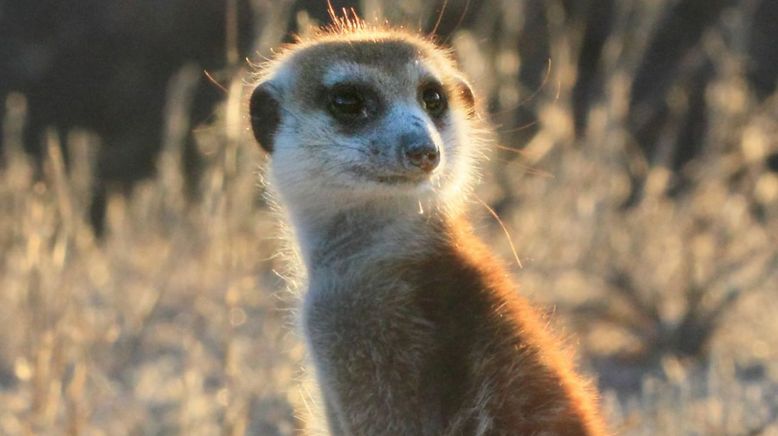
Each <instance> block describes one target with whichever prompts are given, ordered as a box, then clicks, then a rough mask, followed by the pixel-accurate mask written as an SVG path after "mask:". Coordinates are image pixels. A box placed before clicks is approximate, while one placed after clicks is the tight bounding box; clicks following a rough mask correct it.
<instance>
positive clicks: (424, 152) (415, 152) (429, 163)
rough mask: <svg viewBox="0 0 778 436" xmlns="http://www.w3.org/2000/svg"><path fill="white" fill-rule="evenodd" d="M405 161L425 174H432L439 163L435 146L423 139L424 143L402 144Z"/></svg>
mask: <svg viewBox="0 0 778 436" xmlns="http://www.w3.org/2000/svg"><path fill="white" fill-rule="evenodd" d="M403 153H404V154H405V160H406V162H408V163H409V164H410V165H412V166H414V167H417V168H419V169H421V170H422V171H424V172H425V173H429V172H432V170H434V169H435V168H436V167H437V166H438V163H440V151H439V150H438V147H437V145H435V143H433V142H432V141H430V140H428V139H426V138H425V140H424V141H408V142H406V143H405V144H403Z"/></svg>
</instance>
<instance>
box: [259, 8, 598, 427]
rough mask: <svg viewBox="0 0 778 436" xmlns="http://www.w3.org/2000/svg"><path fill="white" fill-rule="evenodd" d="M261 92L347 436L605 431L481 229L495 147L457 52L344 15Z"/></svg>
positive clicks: (264, 129)
mask: <svg viewBox="0 0 778 436" xmlns="http://www.w3.org/2000/svg"><path fill="white" fill-rule="evenodd" d="M333 18H335V17H333ZM255 86H256V87H255V89H254V90H253V92H252V94H251V98H250V103H249V106H250V110H249V111H250V120H251V126H252V129H253V132H254V135H255V138H256V140H257V141H258V142H259V144H260V146H261V147H262V148H263V149H264V150H265V151H266V152H267V153H268V154H269V165H268V168H267V174H266V179H267V180H268V182H269V185H270V189H272V191H273V192H274V195H276V196H277V197H278V200H279V202H280V203H281V204H282V207H283V209H284V210H285V212H286V218H287V219H288V220H289V222H290V224H291V227H292V230H293V234H294V239H295V241H296V243H297V245H298V247H299V253H300V255H301V259H302V264H303V266H304V268H305V272H306V274H305V276H306V284H307V290H306V292H304V294H303V303H302V308H301V318H302V323H301V324H302V330H303V336H304V339H305V343H306V345H307V347H308V350H309V354H310V356H311V360H312V362H313V367H314V370H315V371H314V374H315V378H316V379H317V382H318V385H319V388H320V389H321V396H322V398H323V402H324V409H325V416H326V419H327V426H328V428H329V431H330V433H331V434H333V435H600V434H604V430H603V428H604V427H603V423H602V420H601V418H600V416H599V414H598V407H597V405H596V401H597V400H596V397H595V394H594V392H593V389H592V388H590V387H589V384H588V383H587V382H585V381H584V379H583V378H582V377H580V376H579V375H578V374H577V373H576V372H575V371H574V368H573V363H572V355H571V354H570V353H569V352H568V351H566V348H564V347H563V346H562V345H561V342H560V341H559V340H558V339H556V338H555V337H554V336H553V335H552V333H550V332H549V331H547V328H546V323H545V322H544V321H543V320H542V317H541V316H540V315H539V314H538V313H537V312H536V310H535V309H533V308H532V307H531V305H530V304H529V303H528V302H527V301H526V300H525V299H524V298H522V297H521V296H520V294H519V293H518V292H517V288H516V287H515V285H514V284H513V283H512V281H511V279H510V278H509V275H508V272H507V271H508V270H507V268H506V266H504V265H503V263H502V262H501V261H500V260H498V259H496V258H495V256H494V255H493V254H492V252H491V250H490V249H489V248H488V247H486V246H485V245H484V244H483V243H482V242H480V241H479V240H478V239H477V238H476V237H475V236H474V233H473V229H472V228H471V225H470V224H469V222H468V220H467V218H466V210H467V205H468V203H469V202H468V199H469V198H470V191H471V186H472V182H473V180H474V179H476V170H475V168H476V166H477V163H478V159H479V157H480V156H482V154H483V151H484V149H485V147H488V143H489V142H490V138H491V136H492V135H491V134H490V130H489V128H488V127H487V126H486V122H485V121H484V120H483V118H482V117H481V116H480V110H479V107H478V104H477V101H476V99H475V98H474V95H473V92H472V90H471V87H470V85H469V84H468V82H467V81H466V79H465V78H464V76H463V74H462V73H461V72H460V71H459V70H458V69H457V67H456V66H455V62H454V61H453V57H452V56H451V54H450V53H449V51H447V50H446V49H444V48H441V47H439V46H437V45H436V44H435V43H434V42H433V41H432V40H431V39H429V38H427V37H423V36H420V35H417V34H415V33H412V32H409V31H406V30H402V29H397V28H391V27H387V26H384V25H380V26H379V25H376V26H371V25H367V24H365V23H364V22H363V21H359V20H358V19H355V18H354V19H349V18H339V19H337V20H336V24H334V25H333V26H330V27H328V28H324V29H321V30H320V31H318V32H316V33H315V34H314V35H312V36H310V37H306V38H301V39H300V40H299V41H297V42H296V43H293V44H291V45H289V46H287V47H286V48H285V49H283V50H281V51H280V52H279V53H278V54H277V55H276V56H275V58H274V59H272V60H271V61H269V63H268V64H267V65H266V66H265V68H263V69H262V71H260V72H259V74H258V80H257V81H256V85H255Z"/></svg>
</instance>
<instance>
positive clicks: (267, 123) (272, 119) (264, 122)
mask: <svg viewBox="0 0 778 436" xmlns="http://www.w3.org/2000/svg"><path fill="white" fill-rule="evenodd" d="M249 113H250V115H251V130H252V131H253V132H254V138H256V140H257V142H259V145H260V147H262V149H263V150H265V151H266V152H268V153H272V152H273V139H274V138H275V135H276V131H277V130H278V124H279V123H280V122H281V107H280V105H279V103H278V100H277V99H276V97H275V96H274V95H273V94H272V93H271V92H270V89H269V85H268V84H265V83H263V84H261V85H259V86H257V88H256V89H254V92H253V93H252V94H251V101H250V102H249Z"/></svg>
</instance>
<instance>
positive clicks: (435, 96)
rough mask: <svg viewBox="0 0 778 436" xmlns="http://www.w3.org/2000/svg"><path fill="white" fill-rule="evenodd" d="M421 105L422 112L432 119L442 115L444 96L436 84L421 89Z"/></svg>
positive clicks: (444, 102) (444, 104)
mask: <svg viewBox="0 0 778 436" xmlns="http://www.w3.org/2000/svg"><path fill="white" fill-rule="evenodd" d="M420 94H421V95H420V97H421V103H422V105H423V106H424V110H426V111H427V113H429V114H430V115H432V116H433V117H439V116H441V115H443V112H444V111H445V110H446V95H445V93H444V92H443V88H441V86H440V85H438V84H437V83H430V84H428V85H426V86H424V87H423V88H422V89H421V93H420Z"/></svg>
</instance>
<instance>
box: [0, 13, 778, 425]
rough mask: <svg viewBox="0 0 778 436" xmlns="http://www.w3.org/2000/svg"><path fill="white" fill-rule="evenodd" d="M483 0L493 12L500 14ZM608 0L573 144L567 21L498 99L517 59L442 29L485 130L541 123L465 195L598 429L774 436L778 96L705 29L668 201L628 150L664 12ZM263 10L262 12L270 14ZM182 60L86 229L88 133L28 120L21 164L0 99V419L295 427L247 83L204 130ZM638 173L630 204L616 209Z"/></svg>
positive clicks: (295, 352)
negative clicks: (542, 322) (526, 85)
mask: <svg viewBox="0 0 778 436" xmlns="http://www.w3.org/2000/svg"><path fill="white" fill-rule="evenodd" d="M367 3H368V9H369V10H370V12H369V13H370V14H373V13H376V14H379V13H383V14H385V15H386V16H389V17H392V18H393V19H395V20H402V19H403V18H405V19H407V18H408V17H416V18H417V19H418V17H419V16H422V14H425V13H426V14H429V13H432V11H428V10H422V6H421V5H416V6H415V7H416V8H417V9H416V10H415V9H413V8H410V9H409V8H408V7H406V8H405V9H402V8H398V9H392V8H389V7H388V6H385V5H384V6H382V3H380V2H367ZM498 3H499V2H495V5H494V6H495V10H497V11H500V9H499V8H501V7H502V8H505V10H504V11H503V12H504V15H503V19H504V20H505V21H506V22H508V21H509V20H510V19H511V11H512V9H511V8H510V7H509V6H506V5H502V6H500V5H501V3H499V4H498ZM503 3H504V2H503ZM549 4H550V5H551V6H549V11H548V12H549V14H550V16H551V17H552V20H551V22H552V23H555V22H557V21H558V20H557V21H554V19H553V17H554V14H558V13H559V11H558V10H557V9H555V6H554V5H555V3H554V2H550V3H549ZM623 4H624V6H620V8H621V9H623V10H622V11H621V12H622V15H621V16H623V17H630V18H629V19H630V20H637V22H635V23H633V22H630V21H629V20H627V18H624V20H621V21H619V22H618V23H619V25H618V26H617V30H616V31H614V33H613V35H612V36H611V39H610V40H609V41H608V42H607V44H606V47H607V55H606V57H605V62H606V63H607V65H605V66H604V68H603V70H604V71H606V72H607V74H606V77H605V80H604V84H605V85H604V90H605V91H604V92H603V94H602V95H601V96H600V98H599V99H597V101H596V103H594V104H593V105H592V107H591V108H590V109H589V117H588V123H587V125H586V126H585V132H584V134H582V135H578V136H576V135H575V134H574V131H573V115H572V113H573V112H572V104H573V102H572V86H573V84H574V83H575V74H576V71H575V63H574V59H576V56H577V50H578V47H576V41H577V38H578V37H579V35H577V34H576V33H575V31H574V29H571V28H569V27H564V26H561V25H560V26H551V28H550V35H549V41H550V43H551V51H552V59H553V63H552V68H551V69H550V74H549V79H548V81H547V85H545V86H543V87H542V88H541V89H539V90H537V92H536V93H535V94H534V96H533V97H532V98H529V99H526V100H522V99H520V98H519V97H520V96H526V95H529V94H531V91H532V90H528V89H522V88H521V84H520V83H519V82H518V81H517V80H516V77H517V74H518V70H519V68H520V63H519V62H518V60H519V57H518V55H521V53H518V54H517V53H516V52H515V51H514V48H513V46H512V45H510V44H503V42H505V41H493V43H492V44H491V45H489V46H488V47H483V45H482V43H481V41H483V40H484V38H485V36H484V34H482V33H479V32H484V30H483V29H487V30H489V26H488V25H485V26H481V27H474V28H472V29H468V30H465V29H463V30H461V31H459V32H458V33H457V34H456V36H455V37H454V38H453V39H452V44H453V46H454V47H455V48H456V49H457V53H458V55H459V57H460V58H461V59H462V60H463V64H464V65H465V66H469V67H470V69H471V71H468V73H470V75H471V76H473V77H475V83H478V84H479V88H480V89H479V90H480V91H481V93H482V94H484V95H488V96H494V97H495V100H496V101H497V103H496V107H495V108H494V112H495V114H494V116H493V117H494V119H495V121H496V122H498V123H501V122H502V123H505V122H506V120H511V119H512V118H511V111H513V110H515V109H516V106H517V104H519V103H520V106H521V107H522V109H523V110H528V111H531V112H532V113H533V114H535V116H536V117H537V119H538V120H539V123H538V125H537V126H536V130H535V131H534V132H533V133H532V135H531V138H530V140H529V141H528V142H527V143H516V142H515V140H514V139H512V137H513V136H514V132H513V131H511V127H506V128H504V129H503V131H504V133H503V142H502V145H503V146H506V147H509V148H510V147H516V148H520V151H519V152H513V151H507V150H498V151H496V152H495V153H493V154H492V159H491V160H490V161H489V162H487V163H486V164H485V170H486V171H485V174H486V176H485V182H484V184H483V186H482V189H481V190H480V191H479V196H480V197H481V198H483V199H484V200H485V201H486V202H487V203H489V204H491V205H493V206H495V208H496V209H497V210H499V212H500V215H501V217H502V219H503V220H504V221H505V223H506V224H507V225H508V227H509V228H510V229H511V233H512V235H513V239H514V243H515V244H516V246H517V247H518V248H519V255H520V257H521V259H522V261H523V264H524V267H523V269H519V268H518V267H517V268H516V269H515V272H516V275H517V276H518V279H519V280H520V281H521V282H522V287H523V290H524V292H525V293H527V294H528V295H529V296H530V297H531V298H533V299H535V300H538V301H541V302H543V303H544V304H547V305H548V306H547V307H549V308H550V310H553V311H554V312H555V315H554V319H555V322H558V323H560V324H561V325H562V326H564V327H562V328H563V329H564V331H565V332H567V333H569V335H570V336H571V338H572V339H571V340H575V341H578V342H579V343H580V345H581V354H582V356H581V358H582V359H581V360H582V363H583V365H584V367H586V368H587V369H588V370H589V371H590V372H591V373H592V374H593V375H595V376H596V377H598V378H599V380H600V384H601V386H603V387H604V389H605V391H604V404H605V407H606V410H607V414H608V416H609V418H610V420H611V422H612V425H613V427H614V429H617V430H619V431H620V432H622V433H624V434H646V435H653V434H690V435H693V434H732V435H740V434H765V435H767V434H772V435H775V434H778V400H777V398H778V364H777V362H778V347H776V339H775V338H776V337H778V320H776V317H775V315H774V314H775V313H778V303H776V301H777V300H776V298H775V296H776V292H777V291H778V286H777V285H776V283H778V177H777V176H776V174H775V173H770V172H768V171H767V170H766V169H765V168H764V165H763V161H764V157H765V156H766V155H767V154H768V153H770V152H775V151H778V145H777V144H776V139H775V138H776V137H778V122H776V119H777V118H778V117H777V115H778V95H773V96H772V97H770V98H768V99H766V100H764V101H762V102H757V101H756V99H755V98H754V97H753V96H752V93H751V91H750V90H749V88H748V85H747V82H746V81H745V80H744V76H743V70H744V62H745V60H744V57H743V55H742V53H740V52H739V51H738V50H739V49H738V47H737V46H736V45H733V44H731V43H730V42H731V41H732V40H733V39H732V38H730V37H729V36H728V35H727V34H726V31H731V32H737V29H734V30H733V29H729V30H726V29H724V30H721V32H718V33H717V32H711V33H710V34H709V35H706V37H705V44H703V45H704V47H703V48H702V49H701V50H712V51H714V52H715V53H716V56H715V57H714V59H715V60H716V63H715V65H714V70H715V71H714V74H715V78H714V80H713V82H712V85H711V86H710V87H709V88H710V89H709V90H708V91H707V97H706V98H707V103H708V105H707V107H708V111H709V113H708V117H709V120H710V122H709V123H708V130H707V131H706V132H705V134H704V135H703V137H704V144H702V149H703V150H705V151H704V153H703V154H702V156H701V157H699V158H697V159H696V160H695V161H693V162H692V164H691V165H689V166H688V168H686V169H685V170H684V171H685V176H686V177H688V179H689V180H690V181H691V183H690V187H689V188H688V189H687V190H685V191H683V192H682V193H680V194H678V195H676V196H668V195H667V187H668V184H669V183H670V182H671V180H672V177H673V175H672V173H671V171H670V170H669V169H668V168H667V164H666V162H664V161H662V160H661V159H659V160H655V161H647V160H646V159H645V158H644V157H642V155H641V153H640V152H638V151H637V147H636V145H635V143H634V140H633V139H632V138H631V136H630V131H629V127H628V122H627V116H628V110H629V109H628V105H627V103H626V102H627V101H628V97H629V96H628V91H629V86H628V84H629V82H630V78H631V77H633V75H634V72H635V69H636V68H637V63H638V61H639V60H640V58H641V53H642V52H641V50H643V49H644V48H645V47H642V46H641V43H640V42H641V41H643V40H645V34H646V32H648V31H649V30H650V29H651V26H652V25H653V23H654V21H653V20H654V17H655V16H656V11H657V10H658V9H659V8H660V7H659V6H656V5H657V4H661V2H649V1H646V2H637V1H636V2H623ZM262 5H263V6H262V7H264V8H269V6H268V5H265V4H262ZM652 5H653V6H652ZM286 6H288V5H285V6H284V7H286ZM406 6H407V5H406ZM371 8H372V9H371ZM382 11H383V12H382ZM262 12H263V13H264V14H265V15H264V16H267V17H271V18H268V22H276V21H277V19H276V18H272V17H277V16H278V15H279V14H281V13H282V12H283V11H281V12H279V10H275V9H273V11H270V10H263V11H262ZM634 12H639V13H637V14H635V13H634ZM274 14H275V15H274ZM635 17H641V18H635ZM298 18H299V19H300V20H301V21H305V20H306V19H307V17H305V16H304V15H301V16H300V17H298ZM412 22H415V21H412ZM483 22H487V23H488V20H486V19H484V20H482V24H483ZM746 24H747V23H746ZM744 25H745V24H744ZM260 28H261V29H265V31H263V32H258V34H260V35H261V38H260V40H259V42H258V47H260V51H261V52H262V53H268V52H267V50H266V49H267V47H271V46H272V45H274V44H275V43H276V42H277V40H278V39H280V37H281V32H282V29H275V28H271V27H269V26H260ZM268 29H270V30H268ZM273 29H275V30H273ZM479 29H481V30H479ZM514 30H515V29H514ZM505 33H506V36H505V38H510V37H511V33H510V32H507V31H506V32H505ZM506 47H507V48H506ZM197 74H199V72H198V70H197V69H195V68H193V67H186V68H184V69H182V70H181V71H180V73H179V74H178V75H177V76H176V77H174V78H173V80H171V85H170V89H169V96H168V101H169V107H168V110H167V112H166V126H167V128H166V134H165V141H164V148H163V151H162V153H161V154H160V156H159V159H158V168H157V174H156V176H155V177H154V178H153V179H151V180H146V181H144V182H141V183H139V184H138V185H137V186H136V187H135V188H134V190H133V191H132V192H131V193H130V194H129V195H128V196H123V195H120V194H118V193H117V194H114V195H111V196H110V198H109V201H108V207H107V222H106V232H105V236H104V238H102V239H100V240H98V239H96V238H95V236H94V235H93V234H92V231H91V229H90V227H89V225H88V224H87V216H86V210H87V204H88V202H89V198H90V194H91V192H92V191H91V190H92V177H93V175H92V166H93V164H94V156H95V153H96V150H97V148H98V147H99V139H98V138H95V137H93V136H91V135H90V134H88V133H86V132H68V133H67V134H63V133H62V132H56V131H49V132H47V134H46V150H47V153H46V155H45V159H44V161H43V163H42V166H41V167H40V168H38V167H37V166H36V164H34V163H33V162H32V161H31V160H30V159H29V158H28V157H27V156H25V154H24V153H23V152H22V151H21V133H20V132H21V126H22V125H23V123H24V119H25V112H26V107H25V100H24V97H23V96H21V95H18V94H14V95H11V96H10V97H9V98H8V99H7V101H6V102H5V104H6V107H7V111H6V119H5V120H4V123H3V130H2V132H3V135H4V141H3V143H4V144H5V147H4V156H3V162H4V165H3V166H2V168H0V204H2V208H3V209H2V210H3V212H2V214H0V252H2V257H1V258H0V433H2V434H9V435H14V434H63V433H66V434H110V435H114V434H218V433H221V434H246V433H248V434H261V435H274V434H292V433H293V429H294V428H295V427H297V425H298V423H297V422H296V418H295V412H294V409H293V407H294V406H293V404H298V403H303V402H304V401H300V398H301V397H304V396H305V395H301V394H300V393H299V392H298V380H299V378H300V365H301V362H302V358H303V350H302V348H301V346H300V344H299V340H298V338H297V336H296V335H295V333H294V329H293V328H292V327H291V324H290V322H289V319H290V317H289V316H288V313H289V307H291V306H292V305H293V302H294V295H293V294H292V293H290V292H288V291H286V289H285V286H286V285H285V282H284V280H283V279H282V276H283V275H284V273H283V271H284V263H283V261H282V260H280V259H278V258H277V257H276V256H274V253H277V252H278V250H279V248H280V247H279V241H278V239H277V231H276V226H275V221H274V218H273V216H272V214H271V213H270V212H268V210H267V207H266V204H265V203H264V202H263V200H262V193H261V188H260V187H258V185H257V183H256V180H257V174H256V168H257V164H258V162H259V161H261V157H260V156H259V152H258V150H257V149H256V147H255V146H254V144H253V141H252V140H251V138H250V137H249V135H248V132H247V131H246V129H245V127H244V122H243V111H244V107H243V103H242V102H243V101H244V96H243V93H244V92H245V91H246V89H245V87H244V86H243V85H242V82H241V78H242V77H246V73H245V71H238V72H232V73H230V76H231V77H232V80H231V82H230V85H229V87H228V88H229V89H228V91H229V92H228V95H227V97H226V99H225V101H224V104H222V105H221V106H220V108H219V110H218V115H219V117H218V118H219V119H220V121H219V122H217V123H214V124H212V125H207V126H189V125H187V122H186V120H187V118H188V117H187V113H188V109H189V101H190V99H191V92H192V84H193V81H194V79H195V78H196V76H197ZM678 92H679V98H678V100H679V103H678V104H679V105H683V90H682V89H681V90H679V91H678ZM522 98H523V97H522ZM679 110H681V109H679ZM507 122H508V123H509V122H510V121H507ZM507 125H508V126H510V124H507ZM190 128H194V131H195V136H196V140H197V142H198V146H199V149H200V151H201V153H202V155H203V157H204V160H205V165H204V169H203V173H202V177H201V180H200V184H199V186H198V187H197V189H196V191H197V195H196V198H197V200H195V201H187V200H186V199H185V198H186V197H185V195H184V186H183V176H182V171H181V166H182V165H181V149H182V141H183V140H184V138H185V136H186V133H187V131H188V130H189V129H190ZM665 134H667V135H672V134H673V132H672V131H668V132H665ZM63 153H64V154H65V155H66V156H68V159H67V160H68V162H69V165H66V164H65V158H64V157H63ZM636 174H637V175H640V176H641V177H644V178H645V180H646V184H645V190H644V194H645V195H644V196H643V197H642V199H641V200H640V201H639V202H638V203H637V204H635V205H633V206H632V207H629V208H626V207H624V204H625V202H626V201H627V199H628V197H629V195H630V191H631V187H632V186H631V183H632V182H631V181H632V180H633V179H634V176H635V175H636ZM755 207H758V208H759V210H760V214H759V215H758V216H756V215H755V214H754V212H753V211H754V208H755ZM474 208H475V209H478V208H479V206H478V204H477V203H474ZM476 216H479V217H480V218H479V219H481V223H482V225H481V226H480V228H481V232H482V234H483V235H484V236H485V237H486V238H488V239H489V240H490V241H493V245H494V246H496V247H498V249H499V250H501V251H503V252H504V254H505V258H506V259H510V254H509V253H510V252H509V246H508V244H507V241H506V240H505V235H504V234H503V233H502V230H501V229H500V228H499V226H498V225H497V224H496V223H494V222H493V221H491V218H490V217H489V215H488V214H487V213H485V212H484V211H480V212H478V211H477V213H476Z"/></svg>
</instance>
